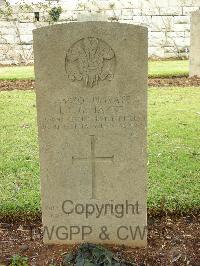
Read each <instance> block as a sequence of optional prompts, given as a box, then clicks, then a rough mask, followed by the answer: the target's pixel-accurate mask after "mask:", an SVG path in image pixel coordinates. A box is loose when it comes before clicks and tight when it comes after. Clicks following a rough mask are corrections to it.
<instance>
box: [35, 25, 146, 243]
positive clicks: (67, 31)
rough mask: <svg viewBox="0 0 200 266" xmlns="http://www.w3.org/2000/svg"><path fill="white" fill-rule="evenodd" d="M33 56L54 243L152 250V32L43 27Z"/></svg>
mask: <svg viewBox="0 0 200 266" xmlns="http://www.w3.org/2000/svg"><path fill="white" fill-rule="evenodd" d="M34 55H35V74H36V84H37V89H36V94H37V110H38V127H39V144H40V165H41V187H42V211H43V225H44V228H45V232H44V241H45V243H66V242H67V243H68V244H73V243H80V242H93V243H110V244H111V243H112V244H113V243H114V244H125V245H128V246H145V245H146V166H147V163H146V106H147V100H146V86H147V29H146V28H143V27H140V26H134V25H127V24H120V23H108V22H83V23H68V24H61V25H55V26H51V27H46V28H41V29H37V30H35V31H34ZM47 230H48V231H47ZM47 232H49V235H48V234H47ZM51 233H52V235H51ZM140 233H141V236H140ZM143 233H144V235H143Z"/></svg>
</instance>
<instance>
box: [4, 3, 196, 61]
mask: <svg viewBox="0 0 200 266" xmlns="http://www.w3.org/2000/svg"><path fill="white" fill-rule="evenodd" d="M43 2H44V3H45V0H44V1H43ZM53 2H55V3H56V1H52V3H53ZM60 5H61V6H62V9H63V12H62V13H61V16H60V19H59V22H58V23H63V22H71V21H73V22H76V21H77V20H79V17H83V16H86V17H88V16H89V15H91V16H94V15H95V14H98V15H103V16H104V17H106V18H107V20H108V21H111V22H112V21H118V22H125V23H131V24H139V25H144V26H148V28H149V57H151V58H155V57H159V58H170V57H176V58H182V57H188V53H189V45H190V14H191V12H193V11H195V10H198V9H200V0H166V1H165V0H141V1H139V0H99V1H86V0H82V1H79V0H61V1H60ZM38 13H39V21H37V19H38V18H37V16H38ZM14 17H15V19H10V18H9V19H7V18H5V17H4V18H3V17H1V18H0V63H1V64H21V63H24V64H27V63H32V62H33V52H32V30H33V29H34V28H37V27H41V26H45V25H49V17H48V12H47V10H46V9H45V8H42V7H38V5H37V6H36V5H33V6H32V8H31V10H23V11H21V10H20V11H19V8H18V7H17V6H14Z"/></svg>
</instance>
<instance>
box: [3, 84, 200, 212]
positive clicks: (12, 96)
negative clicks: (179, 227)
mask: <svg viewBox="0 0 200 266" xmlns="http://www.w3.org/2000/svg"><path fill="white" fill-rule="evenodd" d="M148 107H149V109H148V114H149V120H148V122H149V126H148V143H149V149H148V150H149V151H148V153H149V164H148V172H149V181H148V182H149V191H148V207H149V208H150V209H152V210H159V209H160V208H163V209H164V210H170V211H175V210H179V211H180V210H183V211H184V210H189V209H190V208H193V209H194V210H195V209H197V208H198V207H199V205H200V198H199V193H200V182H199V180H200V171H199V161H200V129H199V124H200V89H199V88H167V89H166V88H165V89H162V88H150V89H149V106H148ZM0 113H1V119H0V134H1V138H0V139H1V154H2V156H1V157H0V214H3V213H4V214H8V213H16V212H26V213H33V212H37V211H38V210H40V192H39V162H38V144H37V129H36V107H35V94H34V92H32V91H26V92H24V91H12V92H1V93H0Z"/></svg>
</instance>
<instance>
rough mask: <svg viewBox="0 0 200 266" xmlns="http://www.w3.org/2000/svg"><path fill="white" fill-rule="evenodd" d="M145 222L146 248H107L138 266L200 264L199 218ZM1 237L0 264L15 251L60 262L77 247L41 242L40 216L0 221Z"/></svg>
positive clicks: (37, 261) (36, 261)
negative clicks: (21, 219) (37, 217)
mask: <svg viewBox="0 0 200 266" xmlns="http://www.w3.org/2000/svg"><path fill="white" fill-rule="evenodd" d="M148 224H149V226H148V228H149V229H148V230H149V232H148V248H137V249H134V248H127V247H124V246H109V247H108V248H109V249H111V250H112V251H113V252H114V253H115V254H116V256H117V257H118V258H119V259H121V258H122V259H125V260H126V261H129V262H132V263H135V264H136V265H138V266H139V265H140V266H141V265H153V266H157V265H162V266H164V265H181V266H182V265H190V266H198V265H200V257H199V256H198V254H199V251H198V250H199V242H198V241H199V239H200V228H199V223H198V217H195V216H192V215H188V216H184V217H174V216H172V217H170V216H168V217H161V218H158V217H154V218H152V217H151V218H149V220H148ZM0 239H1V242H0V244H1V246H0V265H1V263H4V264H5V265H8V263H9V261H10V258H11V257H12V256H13V255H14V254H18V255H21V256H25V257H28V259H29V263H30V264H29V265H37V266H40V265H41V266H44V265H49V264H53V263H54V264H53V265H61V264H60V263H61V261H62V257H63V254H66V252H69V251H71V250H72V249H73V250H75V249H76V248H77V246H68V245H44V244H43V243H42V233H41V221H40V219H38V221H35V222H34V223H30V222H16V223H15V224H10V223H0ZM4 264H3V265H4Z"/></svg>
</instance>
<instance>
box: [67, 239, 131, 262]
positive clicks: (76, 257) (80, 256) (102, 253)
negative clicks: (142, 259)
mask: <svg viewBox="0 0 200 266" xmlns="http://www.w3.org/2000/svg"><path fill="white" fill-rule="evenodd" d="M63 265H64V266H73V265H75V266H104V265H107V266H131V265H132V266H134V265H136V264H133V263H129V262H125V261H123V260H120V259H119V258H118V257H116V256H115V255H114V254H113V253H112V252H111V251H109V250H108V249H106V248H104V247H102V246H99V245H95V244H90V243H86V244H82V245H81V246H80V247H79V248H78V250H77V251H76V252H70V253H68V254H67V255H65V257H64V259H63Z"/></svg>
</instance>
